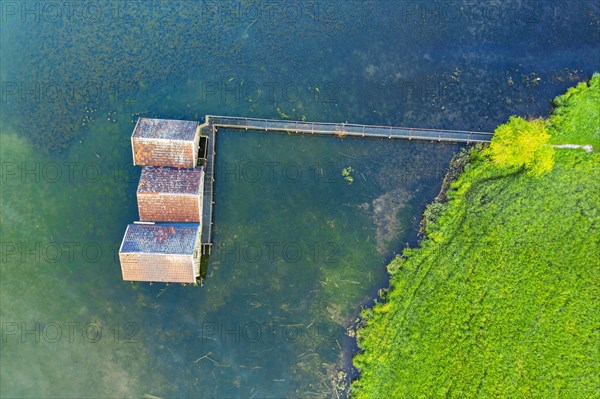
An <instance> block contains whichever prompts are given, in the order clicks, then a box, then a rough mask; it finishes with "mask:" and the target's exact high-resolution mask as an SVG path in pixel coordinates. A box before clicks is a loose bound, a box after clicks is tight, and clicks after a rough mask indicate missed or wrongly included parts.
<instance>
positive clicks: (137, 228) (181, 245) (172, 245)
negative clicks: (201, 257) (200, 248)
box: [120, 223, 200, 255]
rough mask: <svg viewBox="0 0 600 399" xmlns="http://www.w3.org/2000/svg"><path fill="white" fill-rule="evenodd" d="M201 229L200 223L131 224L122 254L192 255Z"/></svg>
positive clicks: (122, 247)
mask: <svg viewBox="0 0 600 399" xmlns="http://www.w3.org/2000/svg"><path fill="white" fill-rule="evenodd" d="M199 228H200V225H199V224H198V223H160V224H154V225H152V224H130V225H128V226H127V231H126V232H125V237H123V243H122V245H121V249H120V252H122V253H127V252H143V253H164V254H188V255H191V254H193V253H194V245H195V244H196V240H197V238H198V234H199V231H198V230H199Z"/></svg>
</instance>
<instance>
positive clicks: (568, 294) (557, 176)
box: [352, 74, 600, 399]
mask: <svg viewBox="0 0 600 399" xmlns="http://www.w3.org/2000/svg"><path fill="white" fill-rule="evenodd" d="M554 103H555V109H554V111H553V113H552V114H551V115H550V116H549V117H548V118H547V120H546V123H547V128H548V132H549V133H550V134H551V138H550V143H552V144H565V143H568V144H581V145H587V144H591V145H592V146H593V147H594V151H595V152H591V153H589V152H586V151H584V150H582V149H556V151H555V153H554V166H553V168H552V170H551V171H549V172H546V173H543V174H541V175H540V176H533V175H531V174H528V173H527V172H526V171H525V170H524V169H523V168H522V167H514V168H502V167H500V166H498V165H496V164H495V163H493V162H492V161H491V159H490V157H489V156H487V155H486V153H485V151H482V148H481V147H475V148H472V149H470V150H468V151H466V152H463V153H461V154H459V155H458V156H457V157H456V158H455V160H454V161H453V171H454V172H451V173H450V174H449V175H448V176H447V181H445V183H444V189H443V190H444V191H443V193H441V194H440V196H439V197H438V199H436V201H434V203H432V204H431V205H430V206H429V207H428V208H427V210H426V211H425V214H424V221H423V230H424V232H425V234H426V238H425V239H423V240H422V241H421V243H420V245H419V248H416V249H407V250H405V252H404V254H403V256H402V257H397V258H396V259H395V260H393V261H392V262H391V263H390V265H389V266H388V269H389V272H390V274H391V282H390V289H389V290H388V291H387V292H386V293H384V295H383V297H382V298H381V299H380V300H379V301H378V303H377V304H376V305H375V306H374V307H373V308H372V309H367V310H365V311H363V323H362V326H361V327H359V328H358V331H357V337H358V343H359V346H360V348H361V350H362V352H361V353H359V354H357V355H356V356H355V358H354V363H355V365H356V366H357V367H358V369H359V370H360V378H359V379H358V380H356V381H354V382H353V384H352V396H353V398H357V399H358V398H360V399H363V398H365V399H366V398H374V399H375V398H376V399H380V398H461V399H464V398H544V399H546V398H596V397H598V393H599V392H600V344H599V343H600V312H599V311H598V309H600V229H599V227H600V226H599V225H600V209H599V206H598V203H599V201H598V199H599V198H600V179H599V178H600V156H599V154H598V152H597V151H598V149H599V148H600V75H598V74H595V75H594V76H593V77H592V78H591V79H590V81H589V82H585V83H581V84H580V85H578V86H577V87H574V88H572V89H570V90H569V91H568V92H567V93H566V94H564V95H562V96H559V97H557V98H556V99H555V102H554Z"/></svg>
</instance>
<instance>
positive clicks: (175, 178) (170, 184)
mask: <svg viewBox="0 0 600 399" xmlns="http://www.w3.org/2000/svg"><path fill="white" fill-rule="evenodd" d="M203 174H204V168H203V167H202V166H200V167H198V168H194V169H185V168H167V167H165V168H156V167H149V166H146V167H144V168H143V169H142V175H141V176H140V182H139V184H138V189H137V192H138V193H157V194H158V193H165V194H194V195H201V194H202V182H203V179H202V176H203Z"/></svg>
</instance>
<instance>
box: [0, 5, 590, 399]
mask: <svg viewBox="0 0 600 399" xmlns="http://www.w3.org/2000/svg"><path fill="white" fill-rule="evenodd" d="M1 7H2V14H1V16H0V18H1V19H0V22H1V25H0V28H1V33H2V34H1V37H0V44H1V53H0V57H1V59H2V61H1V62H2V64H1V66H2V68H1V72H0V74H1V81H2V99H1V101H2V103H1V105H2V114H1V120H0V122H1V131H0V140H1V141H0V156H1V165H2V170H1V172H2V175H1V178H2V186H1V187H2V192H1V214H0V215H1V217H2V219H1V226H0V234H1V251H2V252H1V253H0V257H1V259H0V261H1V264H0V266H1V268H0V288H1V292H0V299H1V307H0V317H1V323H2V341H1V345H2V352H1V357H0V362H1V367H0V394H1V395H2V396H5V397H36V398H40V397H52V398H57V397H84V396H85V397H140V396H143V395H147V396H148V395H154V396H157V397H201V398H230V397H240V398H246V397H254V398H281V397H307V398H312V397H314V398H319V397H336V392H338V394H339V395H340V396H343V395H345V393H346V392H345V390H344V387H345V386H346V385H347V383H348V382H349V379H350V378H351V377H352V376H353V375H355V371H353V370H352V368H351V356H352V353H353V351H355V350H356V349H355V342H354V340H353V338H352V337H351V336H349V335H348V329H349V328H350V329H351V328H352V327H353V326H354V324H355V321H356V318H357V316H358V313H359V311H360V309H361V306H369V305H371V304H372V303H373V300H374V298H376V297H377V292H378V290H379V289H380V288H383V287H385V286H386V284H387V277H386V270H385V265H386V263H387V262H388V261H389V260H390V259H391V258H392V257H393V256H394V255H395V254H397V253H400V252H401V250H402V248H404V247H405V246H406V245H409V244H410V245H414V244H415V243H416V241H417V231H418V225H419V221H420V215H421V213H422V211H423V209H424V207H425V205H426V204H427V203H428V202H430V201H431V200H432V199H433V198H434V197H435V195H436V194H437V192H438V191H439V188H440V185H441V181H442V178H443V175H444V173H445V169H446V167H447V164H448V161H449V160H450V158H451V157H452V155H453V154H454V153H455V152H456V151H458V150H459V149H460V148H461V147H462V146H461V145H452V144H443V143H429V142H413V141H411V142H409V141H402V140H397V141H391V140H377V139H352V138H333V137H329V138H326V137H311V136H299V135H286V134H276V133H261V132H240V131H234V130H226V129H221V130H220V131H219V133H218V148H217V181H216V207H215V229H214V237H213V241H214V244H215V245H214V248H213V253H212V255H211V257H210V258H209V259H208V262H207V264H206V265H205V266H206V273H207V276H206V280H205V283H204V286H202V287H200V286H197V287H194V286H185V287H184V286H181V285H177V284H172V285H168V286H167V285H165V284H153V285H149V284H139V283H138V284H131V283H127V282H123V281H122V280H121V275H120V267H119V263H118V259H117V257H116V250H117V248H118V245H119V244H120V240H121V238H122V235H123V232H124V230H125V226H126V225H127V223H131V222H132V221H133V220H136V219H137V208H136V202H135V190H136V187H137V181H138V177H139V173H140V170H139V168H136V167H133V166H131V162H132V160H131V148H130V139H129V137H130V135H131V131H132V129H133V124H134V121H135V120H136V118H137V117H138V116H149V117H162V118H181V119H198V120H200V119H202V118H203V117H204V115H205V114H224V115H239V116H249V117H265V118H291V119H306V120H312V121H331V122H343V121H348V122H354V123H373V124H390V125H399V126H412V127H430V128H445V129H469V130H484V131H491V130H493V128H494V127H495V126H496V125H497V124H499V123H502V122H503V121H505V120H506V119H507V118H508V116H509V115H513V114H517V115H524V116H532V117H535V116H540V115H544V114H546V113H547V112H548V111H549V110H550V109H551V104H550V100H551V99H552V98H553V97H554V96H556V95H558V94H560V93H562V92H563V91H564V90H565V89H566V88H567V87H569V86H572V85H574V84H575V83H576V82H578V81H580V80H584V79H587V78H588V77H589V76H590V75H591V74H592V73H593V72H594V71H596V70H599V69H600V53H599V50H598V46H597V43H598V40H599V39H600V18H599V14H600V7H599V6H598V5H597V3H596V2H593V1H589V2H588V1H578V2H559V1H557V2H552V1H550V2H545V3H544V6H543V7H542V6H541V3H540V2H536V1H531V2H523V1H519V2H507V1H502V2H488V3H485V4H479V3H476V2H457V1H444V2H431V1H427V2H418V3H417V2H404V1H372V2H368V1H365V2H350V1H343V2H317V1H314V2H313V1H309V2H278V1H268V2H254V1H250V2H235V3H234V2H230V3H222V2H205V3H192V2H166V1H165V2H162V1H154V2H152V3H150V4H148V3H141V2H106V3H105V2H83V3H77V4H75V3H63V2H35V1H32V2H10V1H6V2H2V3H1ZM348 168H351V169H348ZM344 169H346V170H348V171H349V173H350V176H351V177H352V181H348V180H347V179H345V176H344V175H343V174H342V171H343V170H344ZM150 397H151V396H150Z"/></svg>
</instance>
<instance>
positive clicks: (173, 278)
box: [119, 223, 201, 283]
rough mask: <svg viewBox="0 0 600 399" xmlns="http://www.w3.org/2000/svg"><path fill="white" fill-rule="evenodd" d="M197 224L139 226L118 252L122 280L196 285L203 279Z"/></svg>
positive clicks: (132, 228) (133, 227)
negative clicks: (199, 277)
mask: <svg viewBox="0 0 600 399" xmlns="http://www.w3.org/2000/svg"><path fill="white" fill-rule="evenodd" d="M200 245H201V244H200V225H199V224H198V223H156V224H154V223H136V224H130V225H128V226H127V230H125V236H124V237H123V242H122V243H121V247H120V248H119V261H120V263H121V272H122V274H123V280H126V281H149V282H174V283H195V282H196V278H197V277H198V276H199V275H200Z"/></svg>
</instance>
